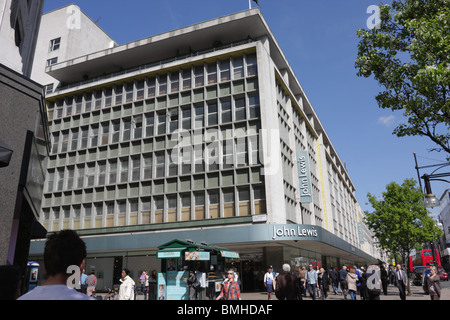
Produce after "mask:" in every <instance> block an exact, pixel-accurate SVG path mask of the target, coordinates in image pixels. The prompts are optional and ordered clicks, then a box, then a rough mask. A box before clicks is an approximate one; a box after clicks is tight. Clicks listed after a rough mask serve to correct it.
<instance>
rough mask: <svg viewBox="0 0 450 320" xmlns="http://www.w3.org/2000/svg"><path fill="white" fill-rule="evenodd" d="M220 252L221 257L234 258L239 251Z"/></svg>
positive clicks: (237, 257)
mask: <svg viewBox="0 0 450 320" xmlns="http://www.w3.org/2000/svg"><path fill="white" fill-rule="evenodd" d="M220 254H221V255H222V257H224V258H234V259H239V253H237V252H234V251H220Z"/></svg>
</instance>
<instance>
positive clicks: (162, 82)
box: [158, 75, 167, 95]
mask: <svg viewBox="0 0 450 320" xmlns="http://www.w3.org/2000/svg"><path fill="white" fill-rule="evenodd" d="M158 93H159V95H164V94H167V75H164V76H160V77H159V91H158Z"/></svg>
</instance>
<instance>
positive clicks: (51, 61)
mask: <svg viewBox="0 0 450 320" xmlns="http://www.w3.org/2000/svg"><path fill="white" fill-rule="evenodd" d="M57 63H58V57H55V58H51V59H48V60H47V67H50V66H52V65H54V64H57Z"/></svg>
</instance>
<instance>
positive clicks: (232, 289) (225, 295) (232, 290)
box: [216, 269, 241, 300]
mask: <svg viewBox="0 0 450 320" xmlns="http://www.w3.org/2000/svg"><path fill="white" fill-rule="evenodd" d="M216 300H241V290H240V289H239V284H238V282H237V281H236V280H235V279H234V270H233V269H229V270H228V271H227V280H225V281H224V283H223V284H222V291H221V292H220V294H219V296H218V297H217V298H216Z"/></svg>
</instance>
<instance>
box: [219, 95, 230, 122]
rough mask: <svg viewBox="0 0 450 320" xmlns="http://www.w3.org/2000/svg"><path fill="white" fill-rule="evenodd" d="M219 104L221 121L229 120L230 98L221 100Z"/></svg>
mask: <svg viewBox="0 0 450 320" xmlns="http://www.w3.org/2000/svg"><path fill="white" fill-rule="evenodd" d="M220 104H221V108H222V123H227V122H231V100H230V99H224V100H221V103H220Z"/></svg>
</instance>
